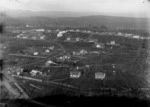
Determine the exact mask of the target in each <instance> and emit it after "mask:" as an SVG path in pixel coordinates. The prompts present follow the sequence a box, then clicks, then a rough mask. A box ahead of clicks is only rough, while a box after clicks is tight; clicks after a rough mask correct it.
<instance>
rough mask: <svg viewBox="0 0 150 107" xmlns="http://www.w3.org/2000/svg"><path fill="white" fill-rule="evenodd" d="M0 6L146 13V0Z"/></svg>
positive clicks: (7, 2)
mask: <svg viewBox="0 0 150 107" xmlns="http://www.w3.org/2000/svg"><path fill="white" fill-rule="evenodd" d="M0 6H1V7H4V8H10V9H24V10H32V11H43V10H44V11H45V10H46V11H77V12H111V13H142V14H144V13H148V10H149V7H150V3H148V0H0Z"/></svg>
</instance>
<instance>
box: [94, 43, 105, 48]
mask: <svg viewBox="0 0 150 107" xmlns="http://www.w3.org/2000/svg"><path fill="white" fill-rule="evenodd" d="M96 48H104V44H102V43H96Z"/></svg>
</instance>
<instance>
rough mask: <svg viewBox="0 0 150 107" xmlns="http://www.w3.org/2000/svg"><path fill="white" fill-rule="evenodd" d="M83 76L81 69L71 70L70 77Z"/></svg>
mask: <svg viewBox="0 0 150 107" xmlns="http://www.w3.org/2000/svg"><path fill="white" fill-rule="evenodd" d="M80 76H81V72H79V71H70V78H79V77H80Z"/></svg>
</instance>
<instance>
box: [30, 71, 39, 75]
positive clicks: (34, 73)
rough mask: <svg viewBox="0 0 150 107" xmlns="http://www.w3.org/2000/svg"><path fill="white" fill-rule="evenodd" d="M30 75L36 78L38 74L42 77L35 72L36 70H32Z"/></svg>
mask: <svg viewBox="0 0 150 107" xmlns="http://www.w3.org/2000/svg"><path fill="white" fill-rule="evenodd" d="M30 73H31V75H32V76H36V75H38V74H39V75H42V72H40V71H37V70H32V71H31V72H30Z"/></svg>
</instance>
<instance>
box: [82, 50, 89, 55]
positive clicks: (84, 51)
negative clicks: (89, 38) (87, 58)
mask: <svg viewBox="0 0 150 107" xmlns="http://www.w3.org/2000/svg"><path fill="white" fill-rule="evenodd" d="M86 53H88V52H87V51H86V50H81V51H80V54H86Z"/></svg>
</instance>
